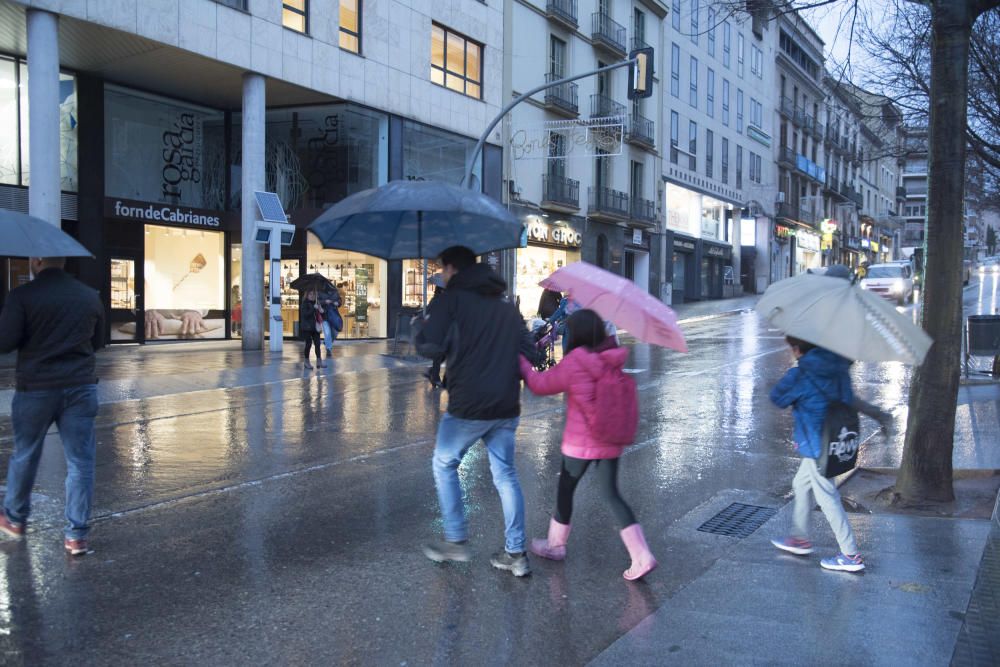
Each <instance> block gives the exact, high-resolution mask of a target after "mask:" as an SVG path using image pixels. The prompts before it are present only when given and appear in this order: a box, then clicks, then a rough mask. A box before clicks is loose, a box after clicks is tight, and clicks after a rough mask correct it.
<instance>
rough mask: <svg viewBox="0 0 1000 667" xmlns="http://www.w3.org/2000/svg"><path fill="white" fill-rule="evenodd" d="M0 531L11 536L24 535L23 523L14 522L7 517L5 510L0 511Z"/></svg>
mask: <svg viewBox="0 0 1000 667" xmlns="http://www.w3.org/2000/svg"><path fill="white" fill-rule="evenodd" d="M0 532H3V533H6V534H7V535H10V536H11V537H24V524H23V523H14V522H13V521H11V520H10V519H8V518H7V513H6V512H0Z"/></svg>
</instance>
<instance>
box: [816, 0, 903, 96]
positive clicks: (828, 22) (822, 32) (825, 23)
mask: <svg viewBox="0 0 1000 667" xmlns="http://www.w3.org/2000/svg"><path fill="white" fill-rule="evenodd" d="M876 2H877V0H876ZM872 4H873V2H872V0H859V6H858V12H857V14H858V15H857V21H856V23H855V26H854V40H853V45H852V40H851V22H852V19H853V18H854V13H855V12H854V2H853V1H852V0H841V1H840V2H835V3H833V4H831V5H827V6H825V7H819V8H817V9H812V10H807V11H806V17H807V18H808V20H809V22H810V23H811V24H812V26H813V28H815V29H816V32H817V33H819V36H820V38H822V40H823V41H824V42H825V44H826V45H825V47H824V49H825V51H826V54H825V55H826V57H827V69H833V67H834V65H837V66H840V65H843V63H844V62H845V61H846V60H847V58H848V53H849V54H850V59H851V65H852V67H853V68H855V69H856V68H857V67H858V66H859V65H863V63H864V54H863V53H862V50H861V47H860V46H859V45H858V36H857V32H858V31H859V30H860V28H861V23H862V20H863V16H865V15H867V16H869V17H871V16H872V15H873V14H872V12H871V9H872ZM877 4H878V8H879V10H881V11H885V9H884V8H885V6H886V5H885V4H883V3H878V2H877ZM876 15H877V14H876ZM869 20H871V19H869ZM831 60H832V61H833V62H830V61H831ZM852 78H853V77H852Z"/></svg>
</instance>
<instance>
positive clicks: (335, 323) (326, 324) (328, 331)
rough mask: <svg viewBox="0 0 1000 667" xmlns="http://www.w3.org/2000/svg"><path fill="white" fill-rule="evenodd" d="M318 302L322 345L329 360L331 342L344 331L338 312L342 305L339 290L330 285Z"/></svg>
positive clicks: (331, 347) (331, 349) (320, 295)
mask: <svg viewBox="0 0 1000 667" xmlns="http://www.w3.org/2000/svg"><path fill="white" fill-rule="evenodd" d="M319 301H320V304H322V306H323V344H324V345H326V358H327V359H329V358H330V357H332V356H333V341H335V340H337V334H339V333H340V332H341V331H342V330H343V329H344V319H343V318H342V317H341V316H340V310H339V309H340V306H341V304H343V301H342V300H341V298H340V290H338V289H337V288H336V287H334V286H333V284H332V283H331V284H330V285H329V286H328V287H327V288H326V289H324V290H322V291H321V292H320V294H319Z"/></svg>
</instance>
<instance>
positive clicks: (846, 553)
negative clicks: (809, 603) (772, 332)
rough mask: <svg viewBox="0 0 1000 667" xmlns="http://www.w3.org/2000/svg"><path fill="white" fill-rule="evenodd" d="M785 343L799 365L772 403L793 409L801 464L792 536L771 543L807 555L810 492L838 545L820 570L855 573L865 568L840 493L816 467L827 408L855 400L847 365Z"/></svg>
mask: <svg viewBox="0 0 1000 667" xmlns="http://www.w3.org/2000/svg"><path fill="white" fill-rule="evenodd" d="M785 340H786V341H788V344H789V345H790V346H791V348H792V353H793V354H794V355H795V358H796V359H797V360H798V365H797V366H795V367H793V368H791V369H789V371H788V372H787V373H785V376H784V377H783V378H781V380H780V381H779V382H778V384H776V385H775V386H774V389H772V390H771V401H772V402H773V403H774V404H775V405H777V406H778V407H779V408H787V407H788V406H792V414H793V415H794V417H795V444H796V447H797V448H798V451H799V454H801V455H802V464H801V465H800V466H799V471H798V473H797V474H796V475H795V479H794V481H793V482H792V488H793V490H794V491H795V508H794V518H793V522H794V526H793V533H792V535H791V536H789V537H786V538H785V539H783V540H771V543H772V544H774V546H776V547H778V548H779V549H781V550H783V551H787V552H789V553H793V554H796V555H799V556H805V555H807V554H811V553H812V551H813V546H812V543H811V542H810V541H809V513H810V512H811V511H812V506H813V505H812V500H811V499H810V497H809V492H810V491H812V492H813V494H814V495H815V496H816V502H817V503H818V504H819V507H820V509H821V510H823V514H824V516H826V520H827V521H828V522H829V523H830V527H831V528H833V532H834V534H835V535H836V536H837V543H838V544H839V545H840V553H839V554H837V555H836V556H834V557H833V558H824V559H822V560H821V561H820V565H822V566H823V567H824V568H826V569H828V570H841V571H844V572H859V571H861V570H863V569H865V564H864V561H863V560H862V558H861V554H859V553H858V545H857V543H856V542H855V540H854V531H852V530H851V524H850V523H848V521H847V513H846V512H844V507H843V505H841V503H840V492H838V491H837V487H836V485H835V484H834V483H833V481H832V480H829V479H827V478H826V477H824V476H823V475H822V473H820V471H819V469H818V467H817V459H818V458H819V455H820V451H821V448H822V436H823V421H824V418H825V417H826V407H827V404H828V403H829V401H830V400H833V399H838V400H840V401H842V402H844V403H846V404H848V405H850V404H851V401H852V399H853V398H854V394H853V392H852V391H851V377H850V375H849V374H848V369H849V368H850V365H851V362H850V361H848V360H847V359H845V358H843V357H841V356H840V355H838V354H835V353H833V352H830V351H829V350H825V349H823V348H821V347H817V346H815V345H812V344H811V343H807V342H806V341H803V340H799V339H797V338H792V337H791V336H789V337H786V339H785Z"/></svg>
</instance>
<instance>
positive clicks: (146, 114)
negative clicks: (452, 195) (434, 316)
mask: <svg viewBox="0 0 1000 667" xmlns="http://www.w3.org/2000/svg"><path fill="white" fill-rule="evenodd" d="M0 23H2V24H3V25H4V27H5V30H4V31H3V36H2V37H0V53H3V54H5V55H4V56H3V57H2V58H0V77H3V78H4V79H6V80H7V81H9V82H10V83H11V84H12V85H10V86H9V87H5V90H7V91H8V92H7V93H6V95H7V98H6V100H4V103H3V105H2V106H0V108H2V109H3V110H4V113H3V114H2V115H0V122H3V123H6V127H5V128H4V130H5V132H4V133H3V137H4V138H3V140H2V142H3V146H2V147H0V162H2V164H0V205H2V206H4V207H6V208H12V209H15V210H29V209H30V210H31V211H32V213H35V214H39V212H44V211H45V210H46V208H45V206H46V205H47V206H48V207H49V209H51V208H52V207H51V203H52V201H55V202H56V204H57V207H56V212H55V213H54V214H49V215H43V216H42V217H46V219H48V220H49V221H50V222H53V223H59V222H61V224H62V226H63V228H64V229H66V230H67V231H69V232H70V233H72V234H73V235H75V236H76V237H77V238H79V239H80V240H81V241H82V242H83V243H84V245H86V246H87V247H88V249H90V250H91V252H92V253H93V254H94V255H95V257H96V259H94V260H79V261H76V262H73V263H72V266H71V267H70V268H71V270H72V271H73V272H75V273H77V274H78V275H79V276H80V277H81V279H83V280H84V281H85V282H87V283H88V284H90V285H91V286H93V287H94V288H96V289H98V290H100V292H101V295H102V297H103V299H104V300H105V302H106V303H107V305H108V320H109V322H110V325H109V326H110V330H109V334H110V337H111V339H112V340H114V341H127V342H145V341H149V340H154V339H170V340H173V339H178V338H181V337H185V336H184V335H183V334H182V333H181V324H180V322H181V321H182V320H183V319H191V318H194V319H195V320H196V321H197V322H198V330H199V333H198V334H197V336H196V337H198V338H230V337H239V336H245V337H247V338H255V339H256V340H254V341H252V344H251V345H250V347H259V346H260V341H261V339H262V337H263V336H264V335H269V334H270V332H269V328H270V326H271V325H273V326H278V324H279V323H278V322H270V323H269V322H267V321H266V320H265V319H264V316H263V313H264V294H266V293H267V292H266V285H268V284H270V282H271V281H280V284H281V308H282V321H281V322H280V326H281V328H282V332H283V334H285V335H296V334H297V323H298V294H297V292H295V291H293V290H291V288H290V286H289V285H290V283H291V281H292V280H294V279H295V278H296V277H298V276H300V275H303V274H306V273H311V272H318V273H322V274H324V275H326V276H328V277H329V278H330V279H331V280H332V281H333V282H335V283H336V284H337V285H338V286H339V288H340V290H341V292H342V293H343V295H344V308H343V311H342V315H343V317H344V320H345V330H344V333H343V335H344V336H346V337H384V336H388V335H392V333H393V330H394V326H395V321H396V320H397V319H398V318H399V317H406V316H407V314H408V312H410V309H412V308H413V307H417V306H419V305H420V302H421V299H422V293H423V289H422V285H421V283H422V280H423V276H422V275H421V267H420V266H419V264H418V263H417V262H415V261H414V262H386V261H384V260H381V259H379V258H376V257H370V256H366V255H362V254H358V253H354V252H347V251H338V250H329V249H324V248H322V247H320V245H319V243H318V241H317V240H316V239H315V237H312V236H311V235H309V234H307V233H306V231H305V228H306V227H307V226H308V224H309V223H311V222H312V220H314V219H315V218H316V216H317V215H319V214H320V213H321V212H322V211H323V210H324V209H325V208H327V207H329V206H330V205H332V204H334V203H336V202H337V201H339V200H340V199H342V198H343V197H345V196H347V195H349V194H352V193H354V192H357V191H360V190H363V189H366V188H370V187H374V186H377V185H380V184H383V183H385V182H387V181H389V180H393V179H433V180H446V181H451V182H455V183H458V182H460V181H461V180H462V177H463V174H464V170H465V165H466V162H467V161H468V160H469V158H470V157H471V154H472V150H473V146H474V144H475V141H476V139H477V138H478V136H479V134H480V132H481V130H482V128H483V127H485V125H486V123H487V121H488V120H489V119H490V118H492V117H493V116H494V115H495V114H496V113H497V112H498V111H499V108H500V105H501V102H502V49H503V28H502V25H503V13H502V10H501V8H500V7H499V5H495V6H490V5H487V4H483V3H477V2H469V3H462V4H461V6H460V8H445V7H440V6H438V5H437V3H432V2H417V1H414V2H391V3H381V2H364V0H296V1H288V0H286V1H285V2H282V1H281V0H274V1H270V0H268V1H254V2H246V1H245V0H244V1H241V0H226V1H224V2H223V1H218V2H217V1H215V0H187V1H186V2H181V3H178V2H169V1H162V2H161V1H143V2H140V1H138V0H124V1H122V2H117V3H101V4H99V5H98V6H95V3H93V2H86V1H85V0H79V1H73V0H70V1H64V0H61V1H58V2H57V1H55V0H33V1H32V2H7V1H3V2H0ZM39 26H41V29H38V27H39ZM33 62H35V63H36V64H37V65H38V66H41V65H42V64H44V63H47V62H53V63H54V64H55V67H54V68H53V70H52V75H51V76H45V75H44V70H40V71H43V75H40V76H38V77H35V76H34V73H35V69H32V63H33ZM36 69H37V67H36ZM29 73H30V74H32V75H33V76H32V77H29ZM29 78H30V79H34V80H32V81H31V85H35V84H37V85H39V86H42V85H43V84H44V85H45V86H48V88H49V89H51V91H52V93H54V94H53V95H51V97H50V98H47V97H45V96H44V95H40V96H38V97H36V95H35V93H34V92H32V95H31V99H32V104H31V105H30V108H29V106H28V105H27V95H26V94H25V93H24V91H23V89H24V85H23V84H24V83H25V81H26V80H28V79H29ZM32 91H34V89H32ZM43 92H44V86H43ZM36 99H38V100H42V101H43V103H41V104H36ZM46 99H51V100H52V102H51V103H48V104H46V103H45V100H46ZM47 115H50V116H52V117H53V118H54V119H56V120H57V121H58V126H55V125H52V124H47V123H46V117H47ZM36 121H37V122H36ZM47 127H48V128H50V129H51V128H55V129H54V130H52V131H48V132H47V131H46V129H45V128H47ZM55 138H57V139H55ZM54 139H55V140H54ZM499 139H500V135H499V133H497V135H496V136H495V137H492V138H491V141H490V143H489V144H488V145H487V147H486V150H485V151H484V153H483V155H482V156H480V158H479V159H478V160H477V161H476V166H475V169H474V173H475V175H476V177H477V178H478V179H479V180H480V182H481V183H482V184H483V188H484V190H485V191H486V192H487V193H488V194H490V195H492V196H494V197H496V198H498V199H499V198H501V197H502V151H501V149H500V148H499V147H498V146H497V143H499ZM29 147H30V149H29ZM39 151H42V153H41V154H42V155H44V156H45V159H38V160H33V159H32V158H34V157H35V156H36V155H37V154H38V152H39ZM33 164H34V166H35V168H34V169H32V165H33ZM39 165H47V166H46V167H45V169H44V170H43V169H40V168H39ZM53 167H54V169H53ZM46 171H47V172H49V173H43V172H46ZM45 183H54V184H55V185H54V186H49V187H44V185H45ZM251 190H269V191H274V192H277V193H278V195H279V197H280V198H281V200H282V203H283V204H284V207H285V209H286V211H287V212H288V214H289V215H290V220H291V222H293V223H294V224H295V226H296V228H297V233H296V234H295V238H294V241H293V244H292V245H291V246H290V247H289V248H286V249H285V251H284V253H283V258H282V263H281V273H280V275H277V276H272V275H270V266H269V264H270V263H269V262H266V261H265V250H264V248H263V246H262V245H261V244H257V243H244V241H245V240H249V239H250V238H251V235H248V233H247V230H248V229H249V230H251V232H252V229H253V221H254V220H255V218H256V211H255V204H254V202H253V198H252V197H244V196H243V193H244V192H249V191H251ZM53 191H54V193H55V196H54V197H53V196H52V195H51V193H52V192H53ZM3 263H4V273H5V280H4V281H3V283H4V285H3V293H6V291H7V290H9V289H11V288H12V287H15V286H17V285H18V284H20V283H22V282H24V281H25V280H27V270H26V264H25V262H24V261H21V260H17V259H4V260H3ZM0 296H2V295H0Z"/></svg>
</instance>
